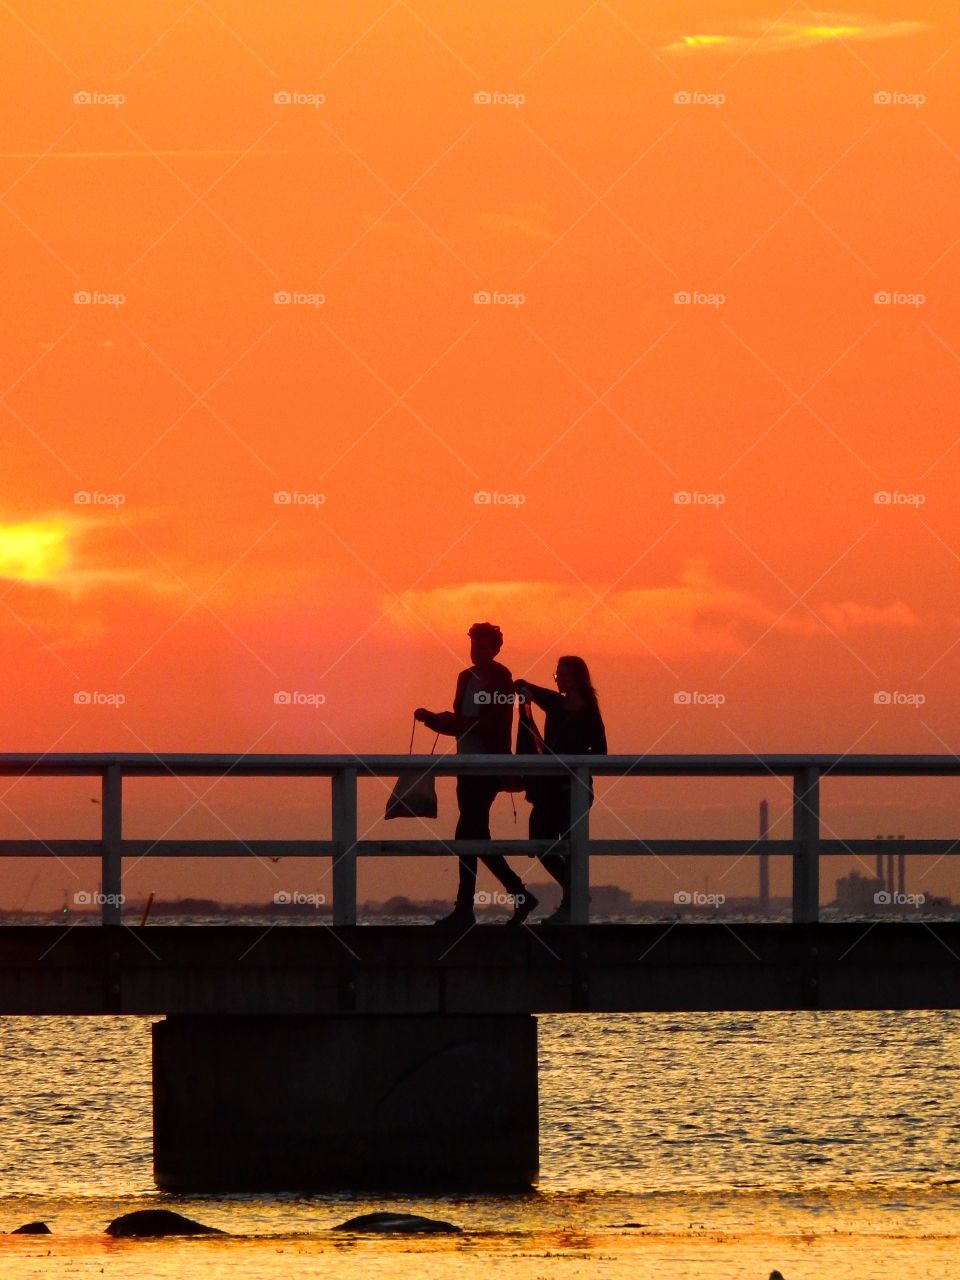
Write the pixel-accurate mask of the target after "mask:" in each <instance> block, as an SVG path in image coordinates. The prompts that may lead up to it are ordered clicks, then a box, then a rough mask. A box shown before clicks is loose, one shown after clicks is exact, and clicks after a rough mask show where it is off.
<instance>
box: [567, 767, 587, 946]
mask: <svg viewBox="0 0 960 1280" xmlns="http://www.w3.org/2000/svg"><path fill="white" fill-rule="evenodd" d="M589 813H590V771H589V770H588V769H575V770H574V771H573V776H572V777H571V779H570V857H569V864H568V866H567V876H568V880H567V883H568V884H569V886H570V923H571V924H589V923H590V851H589V841H590V821H589Z"/></svg>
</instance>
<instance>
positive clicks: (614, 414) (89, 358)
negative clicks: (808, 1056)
mask: <svg viewBox="0 0 960 1280" xmlns="http://www.w3.org/2000/svg"><path fill="white" fill-rule="evenodd" d="M0 31H2V41H0V50H2V52H0V60H2V61H0V69H2V77H0V95H2V99H3V113H4V119H5V128H4V131H3V144H2V152H0V191H2V197H0V201H2V202H0V222H2V229H3V233H2V236H0V254H2V260H0V265H2V272H3V279H4V281H5V288H4V291H3V297H2V303H0V323H2V341H0V365H2V367H0V604H2V608H0V660H2V662H3V670H4V671H5V672H6V676H7V678H6V680H5V682H4V693H3V704H2V711H3V720H2V733H0V750H3V751H108V750H109V751H114V750H115V751H156V752H177V751H218V752H221V751H222V752H247V751H252V752H317V753H327V752H336V753H341V752H346V751H356V752H364V751H366V752H371V751H378V752H379V751H405V750H406V748H407V743H408V740H409V732H410V720H411V712H412V709H413V708H414V707H415V706H418V705H426V706H428V707H431V708H434V709H438V708H442V707H446V706H448V705H449V703H450V700H451V698H452V695H453V687H454V682H455V679H456V675H457V672H458V670H459V669H460V668H461V667H462V666H463V665H465V663H466V658H467V640H466V634H465V633H466V630H467V628H468V627H469V625H470V624H471V623H472V622H474V621H476V620H478V619H487V618H489V619H491V620H492V621H494V622H498V623H499V624H500V625H501V626H502V628H503V631H504V634H505V637H506V644H505V647H504V650H503V653H502V655H501V657H502V660H503V661H504V662H505V663H506V664H507V665H508V666H509V667H510V668H511V670H512V671H513V672H514V673H515V674H516V675H528V676H529V677H530V678H531V679H534V680H536V681H538V682H539V683H544V684H549V683H550V678H551V675H552V672H553V670H554V664H555V662H556V658H557V656H558V655H559V654H562V653H577V654H581V655H582V656H584V657H585V658H586V659H587V661H588V662H589V663H590V665H591V669H592V671H593V674H594V678H595V683H596V685H597V687H598V689H599V692H600V697H601V705H602V709H603V712H604V716H605V719H606V722H607V730H608V739H609V743H610V748H611V750H612V751H614V752H624V753H633V752H636V753H640V752H654V753H680V752H689V751H699V752H716V753H727V752H737V753H741V752H788V751H816V752H846V751H856V752H868V753H874V752H876V753H880V752H924V753H926V752H933V753H952V752H954V751H956V750H957V748H958V746H960V730H958V725H960V692H958V684H960V680H958V677H960V604H958V584H960V517H958V514H957V508H958V503H957V488H958V481H960V429H958V418H957V411H956V406H957V403H958V401H960V309H958V307H957V298H958V296H960V224H958V217H957V209H958V208H960V103H958V98H957V91H956V84H957V81H958V77H960V14H958V12H957V8H956V5H955V4H954V3H948V2H947V0H913V2H912V3H910V4H907V3H906V2H905V0H877V2H876V3H873V4H871V5H870V7H869V8H867V9H864V10H857V9H850V10H820V9H815V8H813V7H811V6H810V5H807V4H804V3H796V4H793V5H791V6H788V7H786V8H784V9H782V10H781V8H780V5H779V3H776V4H769V3H743V2H740V3H736V2H732V3H729V4H723V5H720V4H715V3H683V2H678V0H670V3H667V2H666V0H663V2H662V3H650V4H644V5H638V4H629V3H622V2H621V3H618V2H617V0H609V2H608V0H594V3H587V2H586V0H552V3H549V4H547V3H543V2H542V0H527V2H526V3H522V4H516V3H510V4H506V3H500V2H499V0H494V2H493V3H487V4H483V5H459V4H454V5H451V4H447V3H440V2H439V0H414V2H412V3H407V2H406V0H395V2H394V3H384V2H383V0H378V2H377V3H373V2H368V0H351V2H350V3H341V2H340V0H335V2H333V3H325V4H323V5H316V6H312V5H302V4H293V3H286V2H285V0H280V2H279V3H277V4H274V5H271V6H268V7H263V8H261V6H258V5H250V4H243V3H238V2H237V0H214V2H212V3H209V4H208V3H205V2H204V0H195V2H194V3H190V2H189V0H176V2H174V0H169V2H167V0H157V2H155V3H151V4H149V5H145V6H131V5H129V4H121V3H119V2H116V3H105V2H104V0H90V3H88V4H84V5H74V4H70V3H65V2H64V0H48V2H44V3H39V2H37V3H28V2H27V0H13V3H11V4H5V5H3V6H2V9H0ZM951 85H953V86H954V87H953V89H951V87H950V86H951ZM78 95H79V100H75V98H77V96H78ZM276 95H280V96H281V98H283V97H286V98H289V99H291V100H290V101H283V100H280V101H275V96H276ZM478 95H479V97H480V100H476V99H477V97H478ZM484 98H486V99H487V100H483V99H484ZM684 99H686V100H684ZM278 294H279V295H281V297H283V296H292V298H293V300H292V301H290V302H288V303H284V302H282V301H279V302H278V301H276V300H275V299H276V295H278ZM478 294H480V295H482V296H487V295H493V297H494V299H495V300H494V301H491V302H489V303H481V302H477V301H475V298H476V295H478ZM678 294H679V295H681V296H692V297H693V300H692V301H690V302H687V303H684V302H682V301H677V300H675V299H676V295H678ZM77 295H80V297H81V299H82V298H83V297H92V298H93V300H92V301H89V302H84V301H82V300H81V301H77V300H76V298H77ZM877 295H880V298H879V299H878V297H877ZM884 298H887V299H890V300H889V301H884ZM278 493H280V494H286V495H292V496H293V499H292V500H291V501H289V502H277V501H275V495H276V494H278ZM678 494H680V495H693V499H692V500H691V501H686V502H685V501H678V500H677V495H678ZM877 494H881V495H886V496H887V497H890V498H891V500H890V501H877V500H876V495H877ZM77 495H79V499H78V497H77ZM477 495H481V496H484V495H493V500H491V501H488V502H484V501H479V502H478V501H477V500H476V498H477ZM84 497H86V498H88V499H89V500H86V501H85V500H83V499H84ZM279 691H287V692H297V693H306V694H315V695H321V697H322V700H321V697H317V698H313V699H312V700H311V701H312V702H313V703H315V704H318V705H305V704H303V703H301V704H299V705H278V704H276V703H275V701H274V698H275V695H276V694H277V692H279ZM679 691H698V692H706V693H711V694H722V695H723V697H724V699H725V701H723V703H722V705H719V706H718V705H713V704H710V705H683V704H677V703H676V702H675V700H674V698H675V694H677V693H678V692H679ZM880 692H886V693H891V694H892V693H897V694H905V695H908V697H907V699H905V700H904V699H901V700H900V701H899V702H898V701H896V700H895V699H894V700H893V701H891V702H889V703H887V704H884V703H877V702H876V701H875V698H876V695H877V694H878V693H880ZM78 693H89V694H91V695H104V694H105V695H121V696H122V698H123V702H122V705H116V703H117V702H118V701H119V699H118V698H117V697H116V696H112V697H110V698H109V700H108V701H107V702H104V701H103V700H102V698H101V700H100V701H99V702H98V701H97V699H96V698H93V697H91V701H89V702H86V703H84V702H79V703H78V702H76V701H75V698H76V695H77V694H78ZM918 695H922V700H921V697H919V696H918ZM420 734H421V736H420V737H419V738H418V743H419V746H420V749H421V750H427V749H428V748H429V746H430V741H431V736H430V735H428V734H427V733H426V731H425V730H421V731H420ZM441 786H442V789H445V790H447V791H450V790H452V784H449V783H448V784H441ZM210 787H211V781H207V782H203V783H198V784H195V785H191V786H189V787H185V786H184V785H183V784H181V783H179V782H177V781H175V780H171V781H169V782H165V783H164V784H163V785H162V786H158V787H153V788H146V787H144V788H140V789H137V788H131V789H130V797H131V806H130V821H129V824H128V825H129V830H128V832H127V834H132V835H148V834H149V835H160V834H162V833H163V832H164V831H166V830H167V829H168V828H170V824H171V823H174V822H175V821H176V818H177V814H178V813H179V812H181V811H183V810H185V809H187V808H188V807H189V806H190V805H191V802H192V800H193V797H194V796H196V795H200V794H204V800H203V802H202V803H200V804H197V805H194V806H193V808H192V809H191V812H190V813H189V815H188V816H187V818H186V819H185V820H184V822H183V823H181V824H179V825H177V826H176V827H175V828H172V830H171V834H173V833H175V834H182V835H194V836H197V837H201V836H207V835H210V836H214V835H217V836H223V835H225V834H226V833H227V830H228V829H229V830H233V831H236V832H238V833H239V834H240V835H244V836H250V837H252V836H257V837H260V838H266V837H267V836H269V835H272V834H276V835H308V834H310V833H311V832H312V831H315V830H320V829H321V828H322V826H323V824H324V822H325V821H326V819H325V816H324V813H325V811H326V809H327V808H328V806H327V803H326V798H325V796H323V795H322V794H321V793H322V790H323V789H322V787H321V786H320V784H316V785H313V786H310V787H308V786H297V787H294V788H291V789H288V790H287V791H286V792H283V791H281V790H280V789H277V788H276V787H270V786H267V785H262V786H261V785H260V784H252V785H249V784H239V783H230V784H223V785H219V786H218V785H213V788H212V790H208V789H209V788H210ZM95 794H96V788H95V787H94V786H93V785H92V784H89V783H83V784H82V785H77V786H69V785H64V784H60V783H56V782H53V781H46V782H42V781H34V780H31V781H27V782H22V783H21V782H15V781H14V780H11V779H7V780H3V781H2V785H0V795H2V806H0V835H2V836H3V837H5V838H13V837H21V836H26V835H28V834H30V832H31V831H35V832H37V833H38V834H39V835H41V836H51V837H52V836H61V837H63V836H69V835H76V836H93V835H95V834H96V824H97V821H98V815H99V810H98V809H96V807H95V806H93V805H91V804H90V797H91V796H93V795H95ZM604 795H605V791H604V789H603V788H602V787H601V788H600V801H599V803H598V806H597V808H596V809H595V814H594V817H595V822H594V827H595V829H596V830H597V831H600V832H602V833H604V834H610V835H615V834H621V835H624V836H626V835H629V834H631V832H634V833H636V834H638V835H642V836H645V835H651V836H653V835H657V836H670V835H679V834H699V835H704V836H708V835H718V836H723V835H735V834H742V835H753V834H755V831H756V804H757V801H758V799H759V798H760V797H761V796H763V795H765V796H767V797H768V798H769V800H770V802H771V811H772V816H773V817H774V819H778V820H779V819H781V818H782V816H783V815H784V814H786V812H787V808H786V806H787V800H788V791H787V789H786V787H785V784H784V783H782V782H778V781H777V780H775V779H769V781H768V782H766V783H764V784H763V785H761V784H759V783H751V784H749V785H747V784H744V785H742V786H731V785H730V784H728V783H725V784H722V785H721V784H708V783H702V784H697V785H696V786H687V787H685V788H680V787H678V786H673V787H669V786H660V785H654V784H651V783H644V782H630V783H621V784H617V785H616V786H614V788H613V790H612V791H611V793H610V795H609V798H608V800H605V799H604ZM384 799H385V793H384V790H383V788H382V787H380V786H379V785H377V784H369V785H368V786H367V787H365V789H364V791H363V806H362V814H361V819H362V820H361V825H362V828H363V829H364V830H365V831H366V830H367V829H368V828H369V834H370V835H371V837H373V836H374V835H377V834H382V835H391V836H410V837H413V836H416V835H421V834H425V833H424V832H423V831H422V829H419V828H416V827H415V825H414V824H398V823H393V824H390V825H389V826H387V825H384V824H382V823H376V824H375V825H371V824H374V823H375V819H376V815H377V814H378V813H379V812H381V811H382V805H383V801H384ZM824 804H825V807H824V817H825V820H826V823H827V824H828V825H829V830H827V829H826V827H825V834H828V835H851V836H854V835H855V836H872V835H874V834H875V833H876V832H877V831H889V832H895V833H899V832H903V833H906V834H911V835H917V836H935V835H938V836H947V835H951V836H952V835H955V834H957V829H958V825H960V824H958V821H957V819H958V813H960V786H958V785H956V784H953V783H931V784H925V785H914V784H904V783H897V782H890V783H889V784H886V785H871V786H870V787H865V786H853V785H846V786H843V787H841V786H839V785H837V786H834V787H832V788H831V787H828V788H827V789H826V791H825V797H824ZM518 809H519V815H518V821H517V824H516V825H515V824H514V821H513V816H512V813H511V809H510V804H509V801H508V800H507V799H505V798H501V799H500V800H499V801H498V802H497V808H496V813H497V830H499V831H501V832H503V833H504V834H508V833H509V834H515V835H518V836H519V835H524V834H525V833H526V815H527V806H526V805H525V804H524V803H523V802H522V801H520V802H519V805H518ZM215 815H219V818H217V817H216V816H215ZM25 824H26V825H25ZM224 824H227V826H226V827H225V826H224ZM452 826H453V811H452V807H451V805H450V803H449V797H445V801H444V806H443V811H442V813H441V817H440V819H439V820H438V822H437V823H436V824H434V828H435V830H436V832H437V834H443V835H448V834H451V833H452ZM773 834H774V835H775V836H785V835H786V834H787V830H786V828H785V827H784V826H783V825H781V826H779V827H777V828H776V829H775V830H774V832H773ZM951 861H952V864H953V869H952V870H951V868H950V867H949V866H948V864H946V863H941V864H940V865H939V866H937V867H936V868H935V869H933V870H932V871H930V872H929V874H928V876H927V879H926V880H925V882H924V885H923V886H922V887H924V888H926V889H927V891H928V892H929V891H936V892H952V893H953V894H954V896H960V865H958V861H960V860H958V859H952V860H951ZM849 865H850V864H849V863H847V862H844V863H843V864H842V865H841V864H840V862H839V860H838V862H837V873H839V872H842V871H845V870H847V869H848V866H849ZM522 869H523V870H526V869H527V865H526V862H525V860H523V864H522ZM860 869H861V870H865V868H862V867H861V868H860ZM706 870H708V871H709V872H710V874H711V876H713V877H716V876H717V875H720V874H721V869H720V868H716V869H714V868H713V867H711V868H707V869H706ZM4 874H5V888H4V890H3V892H2V893H0V902H2V903H3V904H4V905H19V904H20V902H21V901H22V900H24V898H25V895H27V894H29V903H30V905H33V906H43V905H49V904H51V903H58V902H59V901H60V900H61V899H62V896H63V892H64V890H65V889H68V888H69V890H70V892H73V890H74V888H76V887H77V886H78V885H79V884H81V883H82V886H83V887H89V886H90V885H92V886H93V887H96V868H95V866H94V865H93V864H92V863H91V864H90V865H89V866H87V867H81V868H73V869H71V868H65V867H63V866H59V865H57V864H56V863H54V862H52V861H49V860H48V861H46V862H45V863H44V864H42V865H41V864H37V865H33V864H28V863H26V862H18V863H15V864H10V866H9V867H8V868H5V870H4ZM677 874H680V875H681V876H682V877H684V876H685V877H689V876H693V877H694V879H695V882H696V884H697V885H698V886H699V885H700V884H701V883H702V879H703V874H704V868H702V867H701V868H697V869H690V868H683V869H682V870H681V869H678V871H677ZM278 875H282V876H283V878H284V886H283V887H292V886H293V883H294V881H296V883H297V884H298V885H301V886H302V887H305V888H306V887H309V885H310V884H312V883H314V882H317V879H318V875H319V873H317V872H316V870H315V869H310V868H307V867H298V868H291V869H289V870H287V869H285V868H282V867H281V868H280V869H279V870H278V868H276V867H274V866H271V867H262V866H260V865H255V864H253V863H252V862H249V861H248V862H246V863H244V864H242V865H240V864H235V865H232V866H231V867H230V868H229V875H228V874H227V869H226V868H225V867H224V866H222V865H215V866H211V865H209V864H208V865H205V866H202V867H200V866H197V867H194V868H187V867H185V866H178V867H176V868H172V869H171V868H170V867H169V865H159V864H157V863H156V862H154V863H153V864H151V865H146V866H144V865H142V864H141V865H140V866H139V867H137V868H136V869H134V870H132V871H131V875H130V879H129V890H128V891H129V892H130V893H137V894H139V893H142V892H145V891H146V890H148V889H151V888H155V889H157V891H158V892H164V893H173V892H191V893H192V892H198V893H203V894H209V895H211V896H220V897H224V898H227V897H240V898H244V897H248V896H250V897H253V896H256V895H261V896H263V895H269V894H272V892H273V891H274V889H275V888H276V887H278V885H277V883H276V877H277V876H278ZM593 875H594V879H596V880H598V881H603V880H617V881H619V882H620V883H623V884H626V885H628V886H629V887H630V888H632V889H633V891H634V892H636V893H638V894H639V893H645V892H646V893H650V894H653V893H659V894H664V895H666V894H668V893H672V891H673V888H674V887H675V885H676V883H678V882H677V881H676V877H675V875H674V874H673V873H672V872H670V871H669V870H668V869H666V868H662V867H656V866H654V865H653V864H651V863H650V862H649V860H643V862H642V864H641V863H640V862H638V861H635V862H633V863H632V864H631V865H626V864H625V863H621V864H620V865H619V866H617V867H611V866H609V865H608V866H607V867H604V866H603V864H600V865H599V866H598V867H597V868H595V870H594V873H593ZM917 875H918V876H919V869H918V872H917ZM76 876H79V877H80V880H79V881H77V880H76V879H75V877H76ZM36 877H39V879H36ZM311 877H312V879H311ZM533 878H534V879H543V878H544V877H543V874H542V872H541V873H534V876H533ZM825 878H826V881H827V883H826V885H825V892H824V897H825V899H828V898H829V897H832V882H833V879H834V871H833V869H827V871H826V872H825ZM288 880H289V881H290V885H289V886H288V885H287V883H286V882H287V881H288ZM454 881H455V868H454V866H453V864H452V862H449V863H448V862H447V861H442V862H435V861H434V862H431V863H430V865H429V866H423V865H421V866H411V865H410V864H404V865H402V866H397V865H394V866H392V867H387V866H385V865H383V864H380V865H377V866H371V867H369V868H366V869H365V871H364V875H363V879H362V884H361V893H366V894H369V895H370V896H383V895H385V894H387V893H393V892H400V891H403V892H409V893H411V894H413V895H417V894H419V895H420V896H427V895H433V894H437V895H441V896H442V895H449V894H451V893H452V889H453V885H454ZM754 883H755V871H754V870H753V869H752V868H750V867H749V866H747V865H746V864H744V865H743V866H740V867H738V868H737V869H736V870H735V871H733V872H732V873H731V874H730V875H729V877H728V880H727V884H728V885H729V889H728V892H730V893H736V892H744V891H746V890H748V889H750V890H752V888H753V885H754ZM786 885H787V879H786V876H784V877H783V878H782V881H781V882H780V886H779V887H782V888H783V889H784V890H786ZM915 887H917V888H919V887H921V886H920V885H919V884H918V885H917V886H915Z"/></svg>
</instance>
